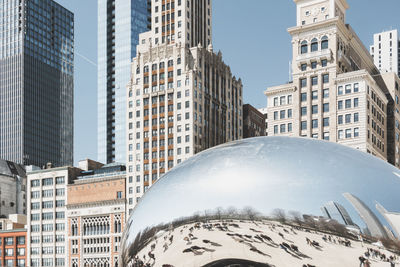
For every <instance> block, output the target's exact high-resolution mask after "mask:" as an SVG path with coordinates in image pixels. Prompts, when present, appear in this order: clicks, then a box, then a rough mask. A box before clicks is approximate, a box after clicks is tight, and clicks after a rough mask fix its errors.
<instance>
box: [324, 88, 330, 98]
mask: <svg viewBox="0 0 400 267" xmlns="http://www.w3.org/2000/svg"><path fill="white" fill-rule="evenodd" d="M323 95H324V98H329V89H324V90H323Z"/></svg>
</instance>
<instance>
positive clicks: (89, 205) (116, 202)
mask: <svg viewBox="0 0 400 267" xmlns="http://www.w3.org/2000/svg"><path fill="white" fill-rule="evenodd" d="M125 204H126V199H125V198H121V199H112V200H102V201H93V202H84V203H75V204H68V205H66V207H67V210H70V209H84V208H93V207H104V206H107V207H109V206H111V205H125Z"/></svg>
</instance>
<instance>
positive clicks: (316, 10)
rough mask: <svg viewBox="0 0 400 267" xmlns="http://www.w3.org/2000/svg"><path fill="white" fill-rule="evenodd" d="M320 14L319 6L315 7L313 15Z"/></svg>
mask: <svg viewBox="0 0 400 267" xmlns="http://www.w3.org/2000/svg"><path fill="white" fill-rule="evenodd" d="M318 14H319V8H314V9H313V10H312V15H313V16H317V15H318Z"/></svg>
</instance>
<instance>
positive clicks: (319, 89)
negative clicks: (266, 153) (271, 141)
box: [265, 0, 389, 160]
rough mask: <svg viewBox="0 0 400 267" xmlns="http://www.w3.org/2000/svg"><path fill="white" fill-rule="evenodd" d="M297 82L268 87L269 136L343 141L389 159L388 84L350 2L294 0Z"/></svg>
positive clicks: (340, 0) (294, 50) (295, 72)
mask: <svg viewBox="0 0 400 267" xmlns="http://www.w3.org/2000/svg"><path fill="white" fill-rule="evenodd" d="M294 2H295V3H296V4H297V26H295V27H292V28H290V29H289V30H288V31H289V33H290V34H291V36H292V44H293V62H292V66H293V82H291V83H288V84H283V85H280V86H275V87H270V88H268V89H267V90H266V92H265V94H266V96H267V98H268V103H267V110H268V118H269V121H268V122H269V124H268V130H267V131H268V135H269V136H277V135H284V136H301V137H309V138H317V139H323V140H327V141H332V142H338V143H342V144H344V145H348V146H351V147H354V148H357V149H360V150H362V151H365V152H368V153H371V154H373V155H376V156H377V157H379V158H381V159H384V160H386V159H387V135H386V125H387V108H388V106H387V105H388V103H389V100H388V98H387V96H388V89H387V87H386V85H385V83H384V82H383V81H382V80H380V79H377V78H379V77H377V76H379V71H378V70H377V69H376V67H375V65H374V62H373V60H372V58H371V56H370V55H369V53H368V51H367V49H366V48H365V47H364V45H363V44H362V42H361V41H360V39H359V38H358V37H357V35H356V33H355V32H354V31H353V30H352V28H351V27H350V26H349V25H348V24H346V23H345V18H346V10H347V9H348V8H349V6H348V4H347V1H346V0H294Z"/></svg>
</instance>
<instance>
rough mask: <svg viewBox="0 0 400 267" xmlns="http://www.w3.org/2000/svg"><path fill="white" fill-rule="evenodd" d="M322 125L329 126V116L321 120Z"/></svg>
mask: <svg viewBox="0 0 400 267" xmlns="http://www.w3.org/2000/svg"><path fill="white" fill-rule="evenodd" d="M323 126H324V127H329V118H324V120H323Z"/></svg>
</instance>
